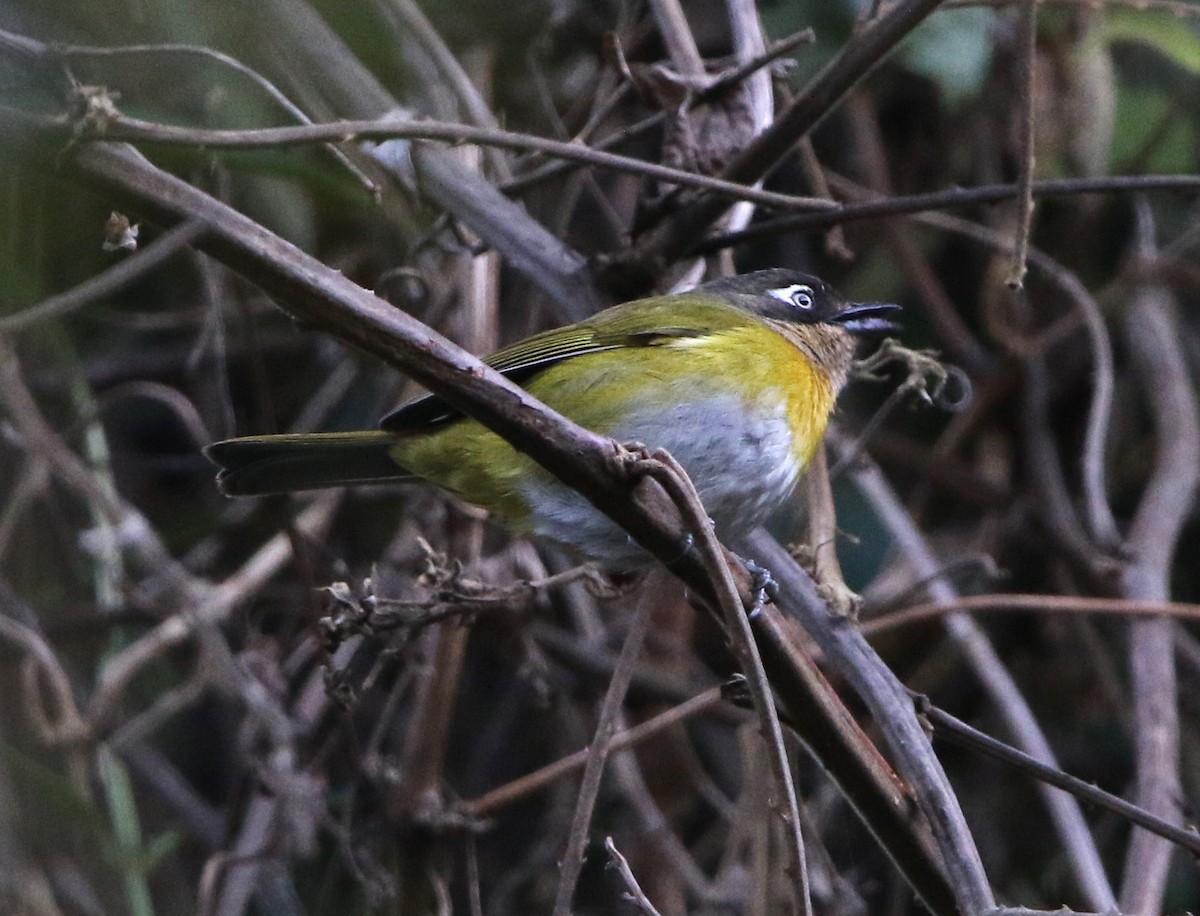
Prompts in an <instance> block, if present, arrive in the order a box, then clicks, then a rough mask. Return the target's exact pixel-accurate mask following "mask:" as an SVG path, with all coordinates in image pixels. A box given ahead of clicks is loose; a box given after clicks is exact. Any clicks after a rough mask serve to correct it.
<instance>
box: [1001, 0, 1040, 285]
mask: <svg viewBox="0 0 1200 916" xmlns="http://www.w3.org/2000/svg"><path fill="white" fill-rule="evenodd" d="M1018 43H1019V46H1020V52H1019V53H1020V59H1019V60H1018V62H1017V66H1018V68H1019V70H1020V72H1021V75H1022V77H1023V79H1020V80H1017V81H1016V83H1017V100H1016V104H1017V106H1018V107H1019V108H1020V111H1021V140H1020V142H1021V157H1020V173H1019V174H1018V176H1017V186H1018V187H1019V188H1020V189H1021V196H1020V204H1019V210H1018V213H1017V232H1016V238H1015V239H1014V241H1013V247H1012V254H1011V256H1010V258H1009V266H1008V277H1007V278H1006V279H1005V283H1007V284H1008V286H1009V287H1011V288H1012V289H1020V288H1021V284H1022V283H1024V281H1025V271H1026V269H1027V267H1026V264H1025V258H1026V256H1027V255H1028V253H1029V231H1030V226H1031V225H1032V224H1033V170H1034V165H1035V162H1036V150H1035V149H1034V139H1035V137H1036V135H1037V125H1036V124H1035V122H1034V112H1035V106H1034V98H1033V96H1034V88H1035V87H1034V63H1035V53H1036V44H1037V0H1023V3H1022V4H1021V15H1020V18H1019V25H1018Z"/></svg>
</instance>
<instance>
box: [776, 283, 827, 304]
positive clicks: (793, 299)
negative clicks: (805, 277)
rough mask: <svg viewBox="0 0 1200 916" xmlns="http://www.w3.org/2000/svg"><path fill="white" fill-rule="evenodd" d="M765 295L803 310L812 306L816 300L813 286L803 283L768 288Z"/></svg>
mask: <svg viewBox="0 0 1200 916" xmlns="http://www.w3.org/2000/svg"><path fill="white" fill-rule="evenodd" d="M767 295H768V296H770V297H771V298H772V299H778V300H779V301H780V302H782V303H784V304H785V305H794V306H795V307H796V308H801V309H805V310H808V309H810V308H812V307H813V304H814V303H815V302H816V294H815V293H814V292H813V288H812V287H811V286H808V285H807V284H805V283H797V284H795V285H793V286H783V287H780V288H779V289H770V290H767Z"/></svg>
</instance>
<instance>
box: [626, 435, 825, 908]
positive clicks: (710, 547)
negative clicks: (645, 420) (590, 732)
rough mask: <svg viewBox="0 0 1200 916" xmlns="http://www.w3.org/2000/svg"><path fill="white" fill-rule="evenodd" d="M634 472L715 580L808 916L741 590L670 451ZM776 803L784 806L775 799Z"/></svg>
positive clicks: (804, 865)
mask: <svg viewBox="0 0 1200 916" xmlns="http://www.w3.org/2000/svg"><path fill="white" fill-rule="evenodd" d="M655 465H659V467H655ZM634 468H640V472H641V473H647V474H651V475H653V476H655V477H656V479H657V480H658V481H659V482H660V483H661V484H663V486H664V487H666V488H667V490H668V492H669V493H670V494H671V496H672V497H673V499H674V500H675V504H676V505H677V506H679V507H680V510H681V512H682V513H683V516H684V518H685V519H686V521H687V523H688V529H689V531H690V533H691V535H692V537H694V538H695V539H696V545H697V549H698V552H699V553H700V555H701V557H702V558H703V561H704V565H705V567H706V568H707V569H708V570H709V575H710V576H711V577H712V582H713V587H714V589H715V590H716V592H717V595H718V600H719V603H720V609H721V615H722V617H723V619H724V622H725V626H726V629H727V632H728V633H729V635H730V639H731V642H732V648H733V653H734V657H735V658H737V660H738V663H739V664H740V665H741V668H742V673H743V674H744V675H745V676H746V683H747V685H748V687H749V690H750V695H751V696H752V697H753V700H754V711H755V713H756V714H757V716H758V720H759V723H760V727H761V728H762V730H763V740H764V741H765V743H766V746H767V759H768V761H769V763H770V767H771V775H772V780H773V782H774V783H775V790H776V792H778V793H779V795H780V797H781V801H782V810H779V811H778V813H779V814H780V816H781V817H782V818H783V821H784V830H783V833H784V838H785V840H786V843H787V846H788V853H789V859H790V862H789V869H788V870H789V871H790V873H791V878H792V880H793V881H794V882H795V887H794V902H795V903H796V905H797V906H799V907H800V909H801V912H802V913H804V914H805V916H810V914H811V913H812V893H811V890H810V888H809V884H808V861H807V858H806V857H805V855H804V839H803V837H802V836H801V835H800V815H799V804H798V802H797V800H796V787H795V784H794V783H793V782H792V777H791V771H790V765H789V763H788V756H787V750H786V748H785V746H784V743H783V730H782V728H781V726H780V724H779V713H778V710H777V709H776V708H775V698H774V696H773V694H772V692H771V684H770V682H769V681H768V680H767V675H766V672H765V671H764V670H763V663H762V658H761V656H760V654H759V650H758V644H757V642H756V641H755V638H754V631H753V630H752V629H751V627H750V620H749V618H748V616H747V612H746V610H745V609H744V608H743V606H742V602H741V599H740V598H739V597H738V591H737V587H736V586H735V584H734V581H733V577H732V575H731V574H730V571H729V565H728V563H727V562H726V559H725V552H724V548H722V547H721V544H720V542H719V541H718V540H717V536H716V533H715V532H714V531H713V525H712V520H711V519H710V518H709V517H708V513H707V512H706V511H705V509H704V506H703V504H702V503H701V502H700V496H699V494H698V493H696V489H695V487H694V486H693V485H692V482H691V480H690V479H689V478H688V476H687V473H686V472H685V471H684V469H683V467H682V466H681V465H680V464H679V463H678V462H677V461H676V460H675V458H674V457H672V456H671V455H670V454H669V453H668V452H665V451H662V450H658V451H656V452H654V454H653V455H652V456H651V457H650V459H649V460H648V461H647V460H645V459H643V461H642V462H639V463H635V464H634ZM750 613H751V614H753V613H755V610H753V609H752V610H751V611H750ZM776 804H777V805H778V804H780V802H778V801H777V802H776Z"/></svg>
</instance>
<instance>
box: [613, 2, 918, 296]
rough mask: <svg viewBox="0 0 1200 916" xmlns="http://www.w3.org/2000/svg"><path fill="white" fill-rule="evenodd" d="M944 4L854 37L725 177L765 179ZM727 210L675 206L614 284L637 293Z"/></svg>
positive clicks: (906, 9)
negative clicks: (657, 266)
mask: <svg viewBox="0 0 1200 916" xmlns="http://www.w3.org/2000/svg"><path fill="white" fill-rule="evenodd" d="M941 2H942V0H906V2H903V3H900V4H898V5H897V6H896V7H894V8H893V9H892V10H891V11H890V12H889V13H888V14H886V15H884V16H882V17H880V18H879V19H877V20H876V21H875V22H874V23H872V24H871V25H870V26H869V27H868V28H866V29H864V30H863V31H861V32H860V33H859V34H858V35H856V36H855V37H854V38H852V39H851V40H850V41H849V42H848V43H847V44H846V45H845V46H844V47H843V48H842V50H841V52H840V53H838V54H837V55H836V56H835V57H834V58H833V59H832V60H831V61H830V62H829V63H828V64H826V65H825V67H823V68H822V69H821V71H820V72H819V73H818V74H817V75H816V76H814V77H813V79H812V80H811V81H810V82H809V83H808V85H807V86H805V87H804V88H803V89H802V90H801V91H800V92H799V93H798V94H797V96H796V97H795V98H794V99H793V100H792V102H791V104H790V105H789V106H788V107H787V109H786V110H785V111H784V112H783V113H782V114H780V115H779V117H777V118H776V120H775V123H774V124H773V125H772V126H771V127H770V128H769V129H768V130H766V131H764V132H763V133H762V134H760V135H759V136H758V137H757V138H756V139H755V141H754V142H753V143H751V144H750V146H748V147H747V148H746V149H745V150H744V151H743V152H742V153H741V154H740V155H739V156H738V157H737V158H736V159H735V160H734V161H733V162H731V163H730V164H729V166H727V167H726V168H725V170H724V171H723V172H722V174H721V177H722V178H724V179H726V180H728V181H733V182H736V183H738V184H753V183H754V182H756V181H758V180H760V179H762V178H765V177H766V176H767V175H768V174H769V173H770V172H771V171H772V170H773V169H774V168H775V167H776V166H777V165H779V163H780V162H782V161H783V159H784V158H785V157H786V156H787V155H788V154H789V153H790V152H791V150H792V147H793V146H794V145H795V144H796V143H797V142H798V141H799V140H800V139H801V138H802V137H804V136H805V135H807V134H808V133H809V131H811V130H812V129H813V128H814V127H816V126H817V124H819V123H820V122H821V121H822V120H823V119H824V118H825V116H826V115H828V114H829V112H830V111H831V110H832V109H833V108H834V107H835V106H836V105H837V104H838V103H839V102H840V101H841V100H842V99H843V98H844V97H845V95H846V94H847V93H848V92H850V90H851V89H853V88H854V86H856V85H857V84H858V82H859V81H860V80H862V79H863V78H864V77H866V76H867V75H868V74H869V73H870V72H871V71H872V70H874V69H875V68H876V67H877V66H878V65H879V64H880V63H881V62H882V61H883V59H884V58H885V57H886V56H887V55H888V54H889V53H890V52H891V51H892V50H893V49H894V48H895V46H896V45H897V44H898V43H899V42H900V41H901V40H902V39H903V38H904V37H905V36H906V35H908V34H909V33H910V32H911V31H912V30H913V29H915V28H916V27H917V26H918V25H920V24H921V22H923V21H924V20H925V18H926V17H928V16H929V15H930V14H931V13H932V12H933V11H934V10H935V9H936V8H937V7H938V6H939V5H940V3H941ZM726 209H728V204H727V203H725V202H724V201H719V200H711V199H708V200H699V201H693V202H691V203H688V204H686V205H684V206H683V207H681V208H680V209H678V210H676V211H675V212H674V213H672V214H671V215H670V216H669V217H667V219H666V220H665V221H664V222H662V223H661V224H659V225H658V226H657V227H655V228H654V229H652V230H651V231H649V232H648V233H646V234H645V235H644V236H643V237H642V239H641V240H640V241H639V242H638V243H637V245H636V246H635V247H634V248H633V249H631V250H630V251H629V252H628V253H626V254H623V255H622V256H621V257H620V258H618V259H616V260H614V262H613V264H612V265H610V268H609V269H610V271H611V273H612V274H613V275H614V276H613V277H612V280H613V283H614V286H616V287H617V288H620V287H621V285H623V287H624V288H623V290H622V291H623V292H633V291H636V290H637V289H638V287H639V286H641V285H643V284H645V283H646V282H647V281H648V280H649V277H648V276H647V275H646V271H647V269H648V265H650V264H653V263H659V262H661V261H663V260H666V261H668V262H670V261H674V260H676V259H678V258H679V257H681V256H683V255H684V254H685V253H686V252H688V251H691V250H692V249H693V248H694V247H695V246H696V243H697V242H699V241H700V239H701V237H702V236H703V234H704V233H705V232H706V231H707V230H708V228H709V227H710V226H712V225H713V224H714V223H715V222H716V221H717V220H718V219H720V217H721V215H722V214H723V213H724V212H725V210H726ZM617 274H624V275H625V276H616V275H617Z"/></svg>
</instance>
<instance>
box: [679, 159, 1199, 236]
mask: <svg viewBox="0 0 1200 916" xmlns="http://www.w3.org/2000/svg"><path fill="white" fill-rule="evenodd" d="M1032 190H1033V195H1034V197H1073V196H1076V195H1079V194H1110V193H1113V194H1115V193H1121V194H1131V193H1136V192H1138V191H1179V192H1195V191H1197V190H1200V175H1194V174H1184V175H1109V176H1105V177H1101V178H1052V179H1044V180H1042V181H1035V182H1033V185H1032ZM1020 194H1021V186H1020V185H1018V184H989V185H979V186H977V187H974V188H947V189H945V190H941V191H928V192H925V193H923V194H901V195H896V196H891V197H887V196H874V197H872V198H871V199H870V200H865V201H856V202H853V203H844V204H839V203H836V202H833V201H830V202H829V205H827V206H825V207H823V208H820V210H819V212H812V213H796V214H790V215H788V216H777V217H774V218H772V219H764V220H760V221H759V222H757V223H755V224H754V225H753V226H751V227H749V228H747V229H743V230H741V231H740V232H731V233H726V234H721V235H711V236H708V237H706V238H704V239H702V240H700V241H699V242H697V243H696V244H695V245H694V246H693V247H692V248H690V249H689V250H688V254H711V253H712V252H714V251H718V250H720V249H722V248H730V247H733V246H735V245H744V244H749V243H751V242H757V241H761V240H763V239H767V238H772V237H774V236H777V235H783V234H785V233H788V232H817V231H822V230H824V229H827V228H829V227H830V226H836V225H842V224H845V223H851V222H860V221H863V220H872V219H879V218H881V217H885V216H910V215H912V214H915V213H924V212H926V211H929V210H948V209H952V208H956V207H970V206H976V205H979V204H992V203H999V202H1001V201H1005V200H1012V199H1013V198H1014V197H1019V196H1020ZM813 209H814V210H816V209H817V208H816V207H814V208H813Z"/></svg>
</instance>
